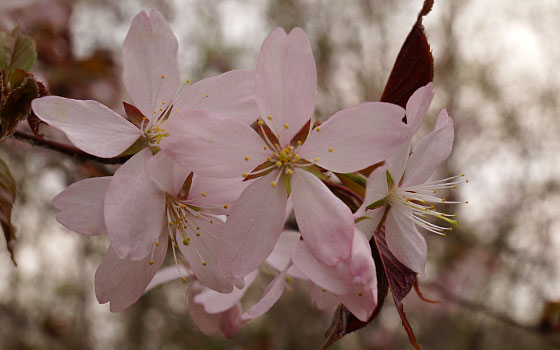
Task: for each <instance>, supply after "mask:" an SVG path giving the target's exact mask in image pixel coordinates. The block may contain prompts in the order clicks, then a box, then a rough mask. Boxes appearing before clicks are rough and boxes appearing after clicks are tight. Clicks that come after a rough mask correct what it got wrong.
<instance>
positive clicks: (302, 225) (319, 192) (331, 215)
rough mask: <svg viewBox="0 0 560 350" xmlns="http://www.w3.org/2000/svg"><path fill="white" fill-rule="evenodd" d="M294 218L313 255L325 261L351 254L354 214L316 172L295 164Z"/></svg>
mask: <svg viewBox="0 0 560 350" xmlns="http://www.w3.org/2000/svg"><path fill="white" fill-rule="evenodd" d="M291 188H292V200H293V202H294V212H295V215H296V221H297V223H298V226H299V229H300V231H301V235H302V236H303V239H304V240H305V242H306V243H307V244H308V246H309V247H310V249H311V251H312V253H313V255H315V257H317V259H319V260H321V261H322V262H324V263H325V264H327V265H334V264H336V263H337V262H338V261H340V260H344V259H347V258H348V257H349V256H350V250H351V247H352V236H353V234H354V217H353V216H352V212H351V211H350V209H348V207H347V206H346V205H345V204H344V203H343V202H342V201H341V200H340V199H338V198H337V197H336V196H335V195H334V194H332V192H331V191H329V189H328V188H327V186H325V184H324V183H323V182H322V181H321V180H319V179H318V178H317V177H316V176H315V175H313V174H311V173H309V172H307V171H305V170H301V169H298V168H296V169H295V171H294V173H293V175H292V177H291Z"/></svg>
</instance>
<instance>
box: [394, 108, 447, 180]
mask: <svg viewBox="0 0 560 350" xmlns="http://www.w3.org/2000/svg"><path fill="white" fill-rule="evenodd" d="M453 138H454V133H453V119H451V118H450V117H449V116H448V115H447V111H446V110H445V109H444V110H443V111H441V113H440V115H439V118H438V120H437V123H436V128H435V130H434V131H432V132H431V133H429V134H428V135H426V136H424V137H423V138H421V139H420V141H418V143H417V144H416V145H414V149H413V151H412V154H411V155H410V158H409V160H408V164H407V166H406V174H405V177H404V180H403V186H412V185H419V184H423V183H424V182H426V181H427V180H428V179H429V178H430V176H432V173H433V172H434V169H435V168H436V167H437V166H438V165H440V164H441V163H443V162H444V161H445V160H446V159H447V157H449V154H450V153H451V149H452V148H453Z"/></svg>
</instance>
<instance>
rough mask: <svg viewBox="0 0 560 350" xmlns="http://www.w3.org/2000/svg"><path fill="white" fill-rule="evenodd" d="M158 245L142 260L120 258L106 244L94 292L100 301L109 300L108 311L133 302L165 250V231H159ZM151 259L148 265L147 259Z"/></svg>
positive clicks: (162, 258)
mask: <svg viewBox="0 0 560 350" xmlns="http://www.w3.org/2000/svg"><path fill="white" fill-rule="evenodd" d="M159 242H160V244H159V246H153V247H152V248H153V258H152V255H148V256H147V257H146V258H144V259H143V260H135V261H132V260H126V259H120V258H119V257H118V256H117V255H116V254H115V252H114V251H113V249H112V248H111V247H109V249H108V250H107V253H106V254H105V257H104V258H103V261H102V262H101V265H99V267H98V268H97V271H96V273H95V295H96V296H97V300H98V301H99V303H100V304H105V303H106V302H108V301H109V302H110V303H111V311H112V312H118V311H121V310H124V309H126V308H127V307H129V306H130V305H132V304H134V303H135V302H136V301H137V300H138V299H139V298H140V297H141V296H142V294H144V290H145V289H146V287H147V286H148V284H149V283H150V281H151V280H152V278H153V277H154V275H155V274H156V272H157V271H158V270H159V268H160V266H161V264H162V263H163V260H164V259H165V254H166V252H167V233H166V232H165V231H162V232H161V235H160V236H159ZM152 259H153V260H154V263H153V264H152V265H150V264H149V261H150V260H152Z"/></svg>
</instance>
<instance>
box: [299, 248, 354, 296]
mask: <svg viewBox="0 0 560 350" xmlns="http://www.w3.org/2000/svg"><path fill="white" fill-rule="evenodd" d="M292 261H293V263H294V265H295V266H297V267H298V268H299V269H300V270H301V271H302V272H303V274H304V275H305V276H307V277H308V278H309V279H310V280H311V281H313V283H315V284H317V285H319V286H320V287H321V288H324V289H326V290H328V291H330V292H332V293H335V294H346V293H348V292H349V291H351V289H350V288H351V286H350V284H351V281H352V277H351V276H350V275H349V274H348V268H347V267H346V266H345V262H344V261H341V262H340V263H338V264H337V265H335V266H328V265H325V264H323V263H321V262H320V261H319V260H317V258H315V256H313V254H312V253H311V251H310V249H309V245H308V244H306V243H305V241H300V242H298V244H297V245H296V247H295V248H294V250H293V251H292Z"/></svg>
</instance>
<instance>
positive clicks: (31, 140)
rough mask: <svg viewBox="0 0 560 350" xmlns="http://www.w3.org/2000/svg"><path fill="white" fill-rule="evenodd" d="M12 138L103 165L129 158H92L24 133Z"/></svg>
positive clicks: (71, 148)
mask: <svg viewBox="0 0 560 350" xmlns="http://www.w3.org/2000/svg"><path fill="white" fill-rule="evenodd" d="M14 138H16V139H18V140H22V141H26V142H28V143H31V144H33V145H35V146H39V147H44V148H47V149H50V150H53V151H57V152H60V153H64V154H66V155H69V156H72V157H74V158H77V159H79V160H81V161H86V160H92V161H94V162H98V163H103V164H123V163H124V162H126V161H127V160H128V159H129V158H130V157H129V156H125V157H116V158H101V157H96V156H93V155H91V154H89V153H86V152H84V151H82V150H80V149H78V148H76V147H74V146H71V145H67V144H64V143H61V142H56V141H50V140H46V139H42V138H39V137H37V136H35V135H32V134H27V133H25V132H21V131H17V130H16V132H15V133H14Z"/></svg>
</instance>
